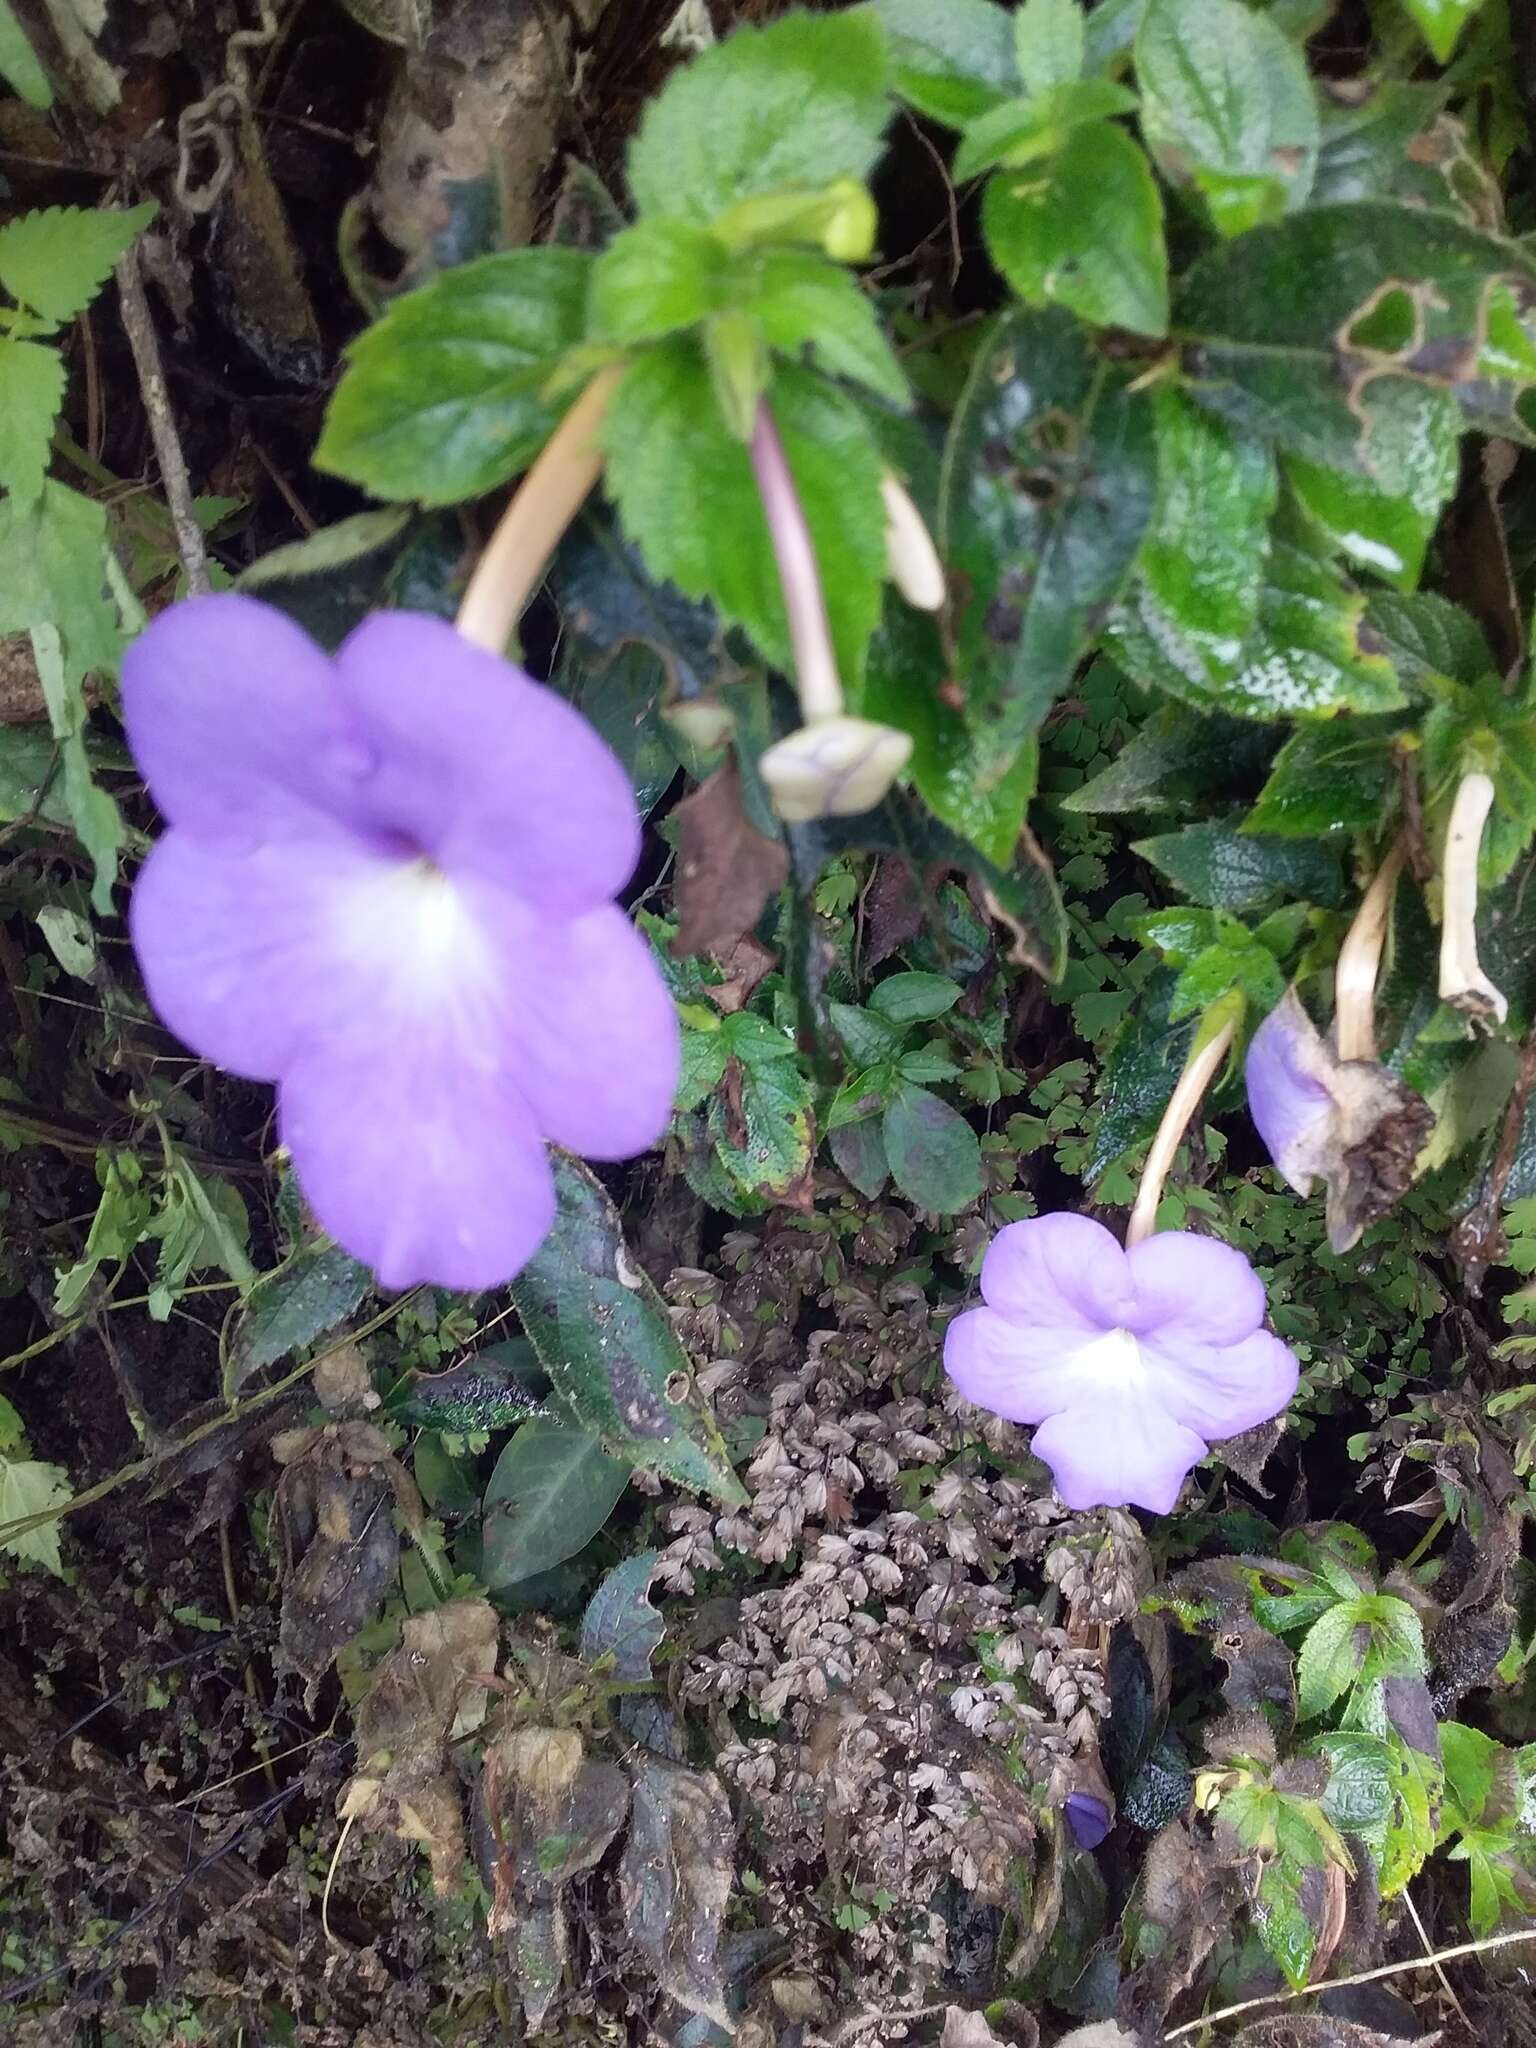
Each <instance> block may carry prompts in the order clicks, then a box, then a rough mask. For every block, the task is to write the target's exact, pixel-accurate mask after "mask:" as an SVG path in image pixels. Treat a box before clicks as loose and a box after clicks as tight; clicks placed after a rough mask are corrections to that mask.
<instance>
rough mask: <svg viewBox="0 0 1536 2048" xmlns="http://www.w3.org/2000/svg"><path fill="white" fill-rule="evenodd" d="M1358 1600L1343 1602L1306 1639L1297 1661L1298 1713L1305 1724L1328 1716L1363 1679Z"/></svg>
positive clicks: (1314, 1627)
mask: <svg viewBox="0 0 1536 2048" xmlns="http://www.w3.org/2000/svg"><path fill="white" fill-rule="evenodd" d="M1363 1604H1364V1603H1363V1602H1361V1601H1358V1600H1341V1601H1340V1602H1339V1603H1338V1605H1337V1606H1336V1607H1330V1608H1329V1609H1328V1612H1327V1613H1326V1614H1323V1615H1320V1616H1319V1617H1318V1619H1317V1620H1316V1621H1314V1622H1313V1624H1312V1626H1311V1627H1310V1628H1309V1629H1308V1630H1307V1633H1306V1635H1305V1636H1304V1637H1303V1638H1302V1644H1301V1649H1300V1652H1299V1653H1298V1655H1297V1658H1296V1711H1297V1713H1298V1714H1299V1715H1300V1717H1301V1719H1302V1720H1304V1721H1310V1720H1312V1719H1313V1718H1314V1717H1315V1716H1316V1715H1318V1714H1321V1713H1325V1712H1326V1711H1327V1709H1328V1708H1329V1707H1331V1706H1332V1705H1333V1703H1334V1701H1335V1700H1336V1699H1338V1698H1339V1696H1340V1695H1341V1694H1342V1693H1346V1692H1348V1690H1349V1688H1350V1687H1351V1686H1352V1685H1353V1684H1354V1682H1355V1680H1356V1678H1358V1677H1359V1675H1360V1668H1361V1665H1362V1663H1363V1661H1364V1652H1363V1650H1362V1648H1361V1646H1360V1643H1359V1642H1358V1641H1357V1639H1356V1633H1355V1632H1356V1630H1357V1629H1358V1628H1359V1626H1360V1622H1361V1619H1362V1616H1361V1612H1360V1610H1361V1607H1362V1606H1363Z"/></svg>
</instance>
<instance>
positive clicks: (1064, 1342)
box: [944, 1214, 1297, 1515]
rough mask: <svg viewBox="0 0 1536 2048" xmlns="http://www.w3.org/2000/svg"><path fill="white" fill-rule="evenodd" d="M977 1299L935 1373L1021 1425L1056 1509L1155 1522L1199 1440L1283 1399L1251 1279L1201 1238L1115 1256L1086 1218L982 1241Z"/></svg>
mask: <svg viewBox="0 0 1536 2048" xmlns="http://www.w3.org/2000/svg"><path fill="white" fill-rule="evenodd" d="M981 1292H982V1296H983V1298H984V1300H985V1302H986V1306H985V1308H974V1309H969V1310H967V1312H966V1313H965V1314H964V1315H961V1316H957V1317H956V1318H955V1320H954V1322H952V1323H951V1324H950V1326H949V1333H948V1336H947V1337H946V1339H945V1344H944V1364H945V1367H946V1368H947V1370H948V1372H949V1376H950V1378H951V1379H952V1380H953V1381H954V1383H955V1385H956V1386H957V1387H958V1388H959V1389H960V1391H961V1393H962V1394H964V1396H965V1398H966V1399H967V1400H968V1401H974V1402H975V1403H976V1405H977V1406H978V1407H980V1408H990V1409H991V1410H992V1411H993V1413H994V1414H997V1415H1004V1416H1006V1417H1007V1418H1008V1420H1009V1421H1010V1422H1028V1423H1033V1424H1035V1425H1036V1428H1035V1435H1034V1451H1035V1454H1036V1456H1037V1457H1040V1458H1043V1459H1044V1460H1045V1462H1046V1464H1047V1465H1049V1466H1050V1468H1051V1472H1052V1475H1053V1476H1054V1478H1055V1481H1056V1491H1057V1492H1058V1493H1059V1494H1060V1495H1061V1498H1062V1499H1063V1500H1064V1501H1065V1502H1066V1504H1067V1506H1068V1507H1069V1508H1095V1507H1122V1506H1125V1505H1127V1504H1132V1505H1134V1506H1136V1507H1142V1508H1150V1509H1152V1510H1153V1511H1154V1512H1155V1513H1157V1514H1162V1515H1166V1514H1168V1513H1170V1512H1171V1510H1172V1508H1173V1505H1174V1502H1175V1501H1176V1500H1177V1499H1178V1497H1179V1488H1180V1487H1181V1486H1182V1485H1183V1483H1184V1476H1185V1474H1186V1473H1187V1472H1188V1471H1189V1469H1190V1467H1191V1466H1193V1465H1195V1464H1197V1463H1198V1462H1199V1461H1200V1459H1201V1458H1203V1457H1204V1456H1205V1454H1206V1451H1207V1450H1208V1448H1209V1447H1210V1445H1211V1443H1212V1442H1214V1441H1216V1440H1217V1439H1219V1438H1221V1437H1228V1436H1236V1435H1237V1434H1238V1432H1239V1431H1240V1430H1244V1429H1252V1428H1253V1426H1254V1424H1255V1423H1259V1422H1264V1421H1267V1420H1268V1418H1269V1417H1270V1416H1271V1415H1277V1414H1278V1413H1279V1412H1280V1410H1281V1409H1282V1408H1284V1406H1285V1405H1286V1403H1287V1402H1288V1401H1289V1400H1290V1398H1291V1396H1292V1394H1294V1393H1295V1391H1296V1377H1297V1366H1296V1360H1295V1358H1294V1357H1293V1355H1292V1354H1291V1352H1290V1351H1289V1350H1288V1349H1287V1348H1286V1346H1285V1345H1284V1344H1282V1343H1281V1342H1280V1340H1279V1338H1278V1337H1272V1336H1270V1335H1269V1333H1268V1332H1267V1331H1266V1330H1265V1329H1264V1328H1263V1322H1264V1311H1265V1300H1264V1288H1263V1285H1262V1283H1261V1282H1260V1280H1259V1277H1258V1275H1257V1274H1256V1273H1255V1272H1254V1270H1253V1268H1252V1267H1251V1266H1250V1265H1249V1263H1248V1261H1247V1260H1246V1259H1245V1258H1244V1257H1243V1255H1242V1253H1241V1252H1238V1251H1234V1250H1233V1249H1232V1247H1231V1246H1230V1245H1225V1244H1218V1243H1217V1242H1216V1241H1215V1240H1214V1239H1212V1238H1208V1237H1194V1236H1191V1235H1190V1234H1189V1233H1188V1232H1187V1231H1181V1230H1169V1231H1164V1232H1162V1233H1161V1234H1160V1235H1157V1236H1153V1237H1149V1238H1147V1239H1145V1240H1144V1242H1142V1243H1141V1244H1138V1245H1135V1246H1133V1247H1132V1249H1131V1250H1129V1251H1126V1250H1124V1249H1123V1248H1122V1247H1121V1245H1120V1244H1119V1243H1118V1242H1117V1241H1116V1239H1114V1238H1113V1237H1111V1236H1110V1234H1109V1232H1108V1231H1107V1230H1106V1229H1105V1228H1104V1226H1103V1224H1102V1223H1095V1222H1093V1220H1092V1219H1091V1218H1090V1217H1087V1216H1072V1215H1065V1214H1064V1215H1058V1216H1037V1217H1034V1218H1032V1219H1031V1220H1030V1221H1028V1222H1025V1223H1010V1224H1009V1225H1008V1226H1007V1227H1006V1228H1005V1229H1003V1230H1000V1231H999V1232H998V1234H997V1236H996V1237H995V1238H994V1239H993V1240H992V1243H991V1245H990V1247H989V1248H988V1251H987V1256H986V1258H985V1260H984V1261H983V1263H982V1268H981Z"/></svg>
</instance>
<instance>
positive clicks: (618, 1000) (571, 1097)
mask: <svg viewBox="0 0 1536 2048" xmlns="http://www.w3.org/2000/svg"><path fill="white" fill-rule="evenodd" d="M471 894H472V897H473V900H474V901H475V902H476V904H477V906H478V907H479V908H480V909H481V910H482V911H483V914H484V917H485V920H486V923H487V925H488V927H489V928H491V929H493V930H494V932H495V934H496V939H497V944H498V946H499V948H500V950H501V953H502V959H503V964H504V970H505V974H506V982H507V987H508V990H509V991H510V1000H511V1003H512V1005H513V1014H512V1016H511V1019H510V1022H509V1026H508V1028H509V1031H510V1033H511V1035H512V1036H513V1037H514V1038H515V1040H516V1043H517V1054H516V1065H515V1081H516V1085H517V1087H518V1089H519V1090H520V1092H521V1093H522V1094H523V1095H524V1096H525V1097H526V1099H527V1101H528V1104H529V1106H530V1108H531V1109H532V1111H533V1113H534V1116H535V1117H536V1119H537V1120H538V1125H539V1128H540V1130H541V1131H542V1132H543V1133H544V1135H545V1137H546V1138H549V1139H550V1140H552V1142H553V1143H555V1144H556V1145H564V1146H566V1147H567V1148H568V1149H569V1150H570V1151H572V1152H581V1153H584V1154H585V1155H586V1157H587V1158H589V1159H630V1158H632V1157H633V1156H634V1154H635V1153H637V1152H643V1151H644V1150H645V1149H646V1147H647V1146H649V1145H654V1144H655V1143H656V1141H657V1140H658V1139H659V1138H660V1137H661V1136H662V1134H663V1132H664V1131H665V1130H666V1128H667V1126H668V1124H669V1123H670V1122H671V1120H672V1098H673V1097H674V1095H675V1094H676V1093H677V1078H678V1071H679V1066H680V1061H681V1032H680V1030H679V1027H678V1021H677V1006H676V1004H675V1003H674V1002H673V1001H672V998H671V996H670V994H669V993H668V991H667V985H666V983H665V982H664V981H663V979H662V977H661V972H660V970H659V969H658V967H657V965H656V962H655V959H654V958H653V956H652V953H651V949H650V947H649V946H648V945H647V944H646V942H645V940H644V939H643V938H642V937H641V936H640V934H639V933H638V932H637V931H636V930H635V928H634V926H633V925H632V924H631V923H630V921H629V919H628V918H627V917H626V916H625V915H624V913H623V911H622V910H620V909H618V908H617V907H616V906H615V905H613V904H606V905H604V907H603V908H602V909H601V910H592V911H588V913H587V914H586V916H585V917H578V918H572V919H564V920H561V919H554V918H546V917H538V916H536V915H534V914H533V913H532V912H530V911H529V910H528V909H527V908H526V906H524V905H523V904H521V903H520V902H518V901H517V900H516V899H515V898H512V897H509V896H508V895H507V894H506V893H505V892H503V891H493V890H482V891H479V892H471Z"/></svg>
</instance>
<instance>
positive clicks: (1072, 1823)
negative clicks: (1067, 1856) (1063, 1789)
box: [1064, 1792, 1110, 1849]
mask: <svg viewBox="0 0 1536 2048" xmlns="http://www.w3.org/2000/svg"><path fill="white" fill-rule="evenodd" d="M1064 1811H1065V1813H1066V1816H1067V1826H1068V1827H1069V1828H1070V1829H1071V1830H1072V1839H1073V1841H1074V1842H1076V1844H1077V1846H1078V1847H1079V1849H1097V1847H1098V1846H1099V1844H1100V1842H1102V1841H1103V1839H1104V1837H1105V1836H1106V1835H1107V1834H1108V1833H1109V1829H1110V1816H1109V1808H1108V1807H1107V1806H1106V1805H1105V1804H1104V1801H1103V1800H1102V1799H1095V1798H1094V1796H1093V1794H1092V1793H1091V1792H1069V1793H1068V1794H1067V1800H1066V1806H1065V1808H1064Z"/></svg>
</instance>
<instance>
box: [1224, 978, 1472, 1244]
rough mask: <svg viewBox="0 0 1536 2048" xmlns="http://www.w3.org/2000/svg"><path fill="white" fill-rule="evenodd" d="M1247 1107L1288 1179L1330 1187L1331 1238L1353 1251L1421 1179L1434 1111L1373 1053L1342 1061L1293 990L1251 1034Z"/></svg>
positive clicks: (1300, 1187)
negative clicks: (1369, 1228)
mask: <svg viewBox="0 0 1536 2048" xmlns="http://www.w3.org/2000/svg"><path fill="white" fill-rule="evenodd" d="M1245 1073H1246V1079H1247V1083H1248V1111H1249V1114H1250V1115H1251V1116H1252V1118H1253V1121H1254V1124H1255V1125H1256V1126H1257V1129H1258V1133H1259V1136H1260V1137H1261V1138H1262V1139H1263V1140H1264V1143H1265V1145H1266V1146H1267V1147H1268V1149H1269V1156H1270V1158H1271V1159H1273V1161H1274V1162H1275V1166H1276V1168H1277V1169H1278V1171H1279V1173H1280V1175H1281V1177H1282V1179H1284V1180H1285V1181H1287V1182H1288V1183H1289V1184H1290V1186H1292V1187H1293V1188H1294V1189H1295V1190H1296V1192H1297V1194H1298V1195H1308V1194H1310V1193H1311V1192H1312V1183H1313V1182H1314V1181H1315V1180H1320V1181H1322V1182H1323V1184H1324V1186H1325V1188H1326V1190H1327V1195H1326V1200H1325V1204H1324V1215H1325V1220H1326V1222H1327V1226H1328V1242H1329V1243H1330V1245H1331V1246H1332V1247H1333V1249H1334V1251H1336V1252H1347V1251H1348V1250H1349V1248H1350V1247H1351V1245H1353V1244H1355V1243H1357V1242H1358V1241H1359V1238H1360V1235H1361V1233H1362V1232H1363V1231H1364V1230H1365V1228H1366V1226H1367V1225H1368V1224H1371V1223H1374V1222H1375V1221H1376V1219H1377V1217H1378V1216H1384V1215H1385V1214H1386V1212H1387V1211H1388V1210H1389V1209H1390V1208H1391V1207H1392V1204H1393V1203H1394V1202H1395V1201H1396V1200H1397V1199H1398V1197H1399V1196H1400V1195H1401V1194H1402V1192H1403V1190H1404V1189H1405V1188H1406V1187H1408V1186H1409V1185H1410V1184H1411V1182H1412V1180H1413V1177H1414V1173H1415V1170H1416V1162H1417V1159H1418V1155H1419V1152H1420V1150H1421V1148H1422V1147H1423V1144H1424V1141H1425V1140H1426V1138H1428V1136H1429V1134H1430V1131H1431V1130H1432V1129H1433V1127H1434V1116H1433V1113H1432V1112H1431V1110H1430V1109H1429V1107H1428V1105H1427V1104H1426V1103H1425V1101H1424V1099H1423V1097H1422V1096H1420V1095H1417V1094H1415V1092H1414V1091H1413V1089H1412V1088H1410V1087H1409V1086H1408V1084H1407V1082H1406V1081H1404V1080H1401V1079H1400V1078H1399V1077H1398V1076H1397V1075H1396V1074H1393V1073H1390V1072H1389V1071H1388V1070H1387V1068H1385V1067H1383V1066H1381V1065H1380V1064H1379V1063H1378V1062H1377V1061H1375V1060H1373V1059H1351V1060H1341V1059H1340V1058H1339V1056H1338V1054H1337V1052H1336V1051H1335V1050H1334V1048H1333V1045H1332V1043H1331V1042H1330V1041H1329V1040H1328V1039H1325V1038H1324V1037H1323V1035H1322V1033H1321V1032H1320V1031H1319V1030H1318V1028H1317V1026H1316V1025H1315V1024H1314V1023H1313V1022H1312V1019H1311V1018H1310V1017H1309V1016H1308V1015H1307V1013H1306V1011H1305V1009H1303V1007H1302V1003H1301V998H1300V997H1299V996H1298V995H1297V993H1296V991H1295V989H1293V988H1291V989H1287V990H1286V992H1285V994H1284V996H1283V997H1282V998H1281V1000H1280V1001H1279V1002H1278V1003H1277V1004H1276V1005H1275V1007H1274V1008H1273V1009H1272V1010H1271V1011H1270V1013H1269V1015H1268V1016H1267V1017H1266V1018H1265V1019H1264V1022H1263V1023H1262V1024H1261V1025H1260V1026H1259V1028H1258V1030H1257V1031H1255V1033H1254V1034H1253V1043H1252V1044H1251V1045H1250V1046H1249V1048H1248V1061H1247V1066H1246V1070H1245Z"/></svg>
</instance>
